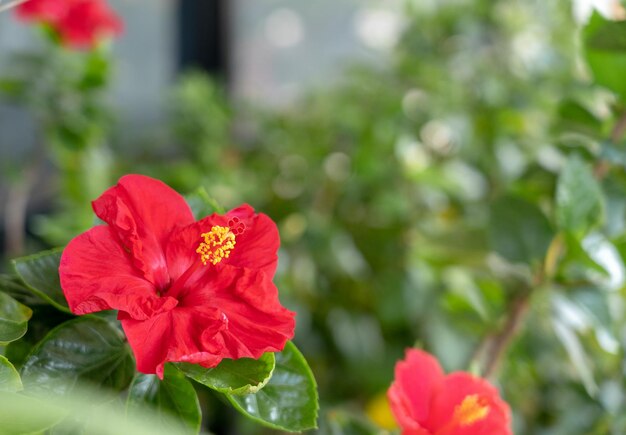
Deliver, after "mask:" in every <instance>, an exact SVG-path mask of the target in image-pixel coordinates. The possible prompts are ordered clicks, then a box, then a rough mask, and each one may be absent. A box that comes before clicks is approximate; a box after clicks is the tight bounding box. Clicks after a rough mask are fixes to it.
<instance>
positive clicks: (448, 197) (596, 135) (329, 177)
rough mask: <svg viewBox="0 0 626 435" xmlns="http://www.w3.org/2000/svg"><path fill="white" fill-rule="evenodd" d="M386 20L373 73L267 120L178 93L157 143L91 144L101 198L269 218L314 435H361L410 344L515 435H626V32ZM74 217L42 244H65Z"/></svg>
mask: <svg viewBox="0 0 626 435" xmlns="http://www.w3.org/2000/svg"><path fill="white" fill-rule="evenodd" d="M427 5H430V6H427ZM405 16H406V29H405V32H404V36H403V38H402V40H401V41H400V43H399V44H398V47H397V48H396V49H395V50H394V52H393V53H392V54H391V55H390V56H389V58H388V59H386V60H385V61H384V62H381V64H380V65H373V66H372V65H369V66H355V67H354V68H352V69H350V70H348V71H346V72H345V73H344V74H343V75H342V77H341V78H339V79H338V80H337V83H336V84H333V85H331V86H328V87H325V88H323V89H318V90H315V91H312V92H311V93H310V94H309V95H307V96H306V97H305V98H302V99H301V100H300V101H298V102H297V103H295V104H294V105H293V106H290V107H289V108H287V109H285V110H267V109H258V108H250V107H248V106H246V105H245V104H243V103H241V102H231V101H229V100H228V98H227V96H226V95H225V93H224V92H223V91H222V87H221V86H220V85H218V84H216V83H214V82H212V81H210V80H209V79H207V78H206V77H204V76H203V75H202V74H200V73H189V74H187V75H184V76H182V77H181V79H180V82H179V83H178V84H177V86H176V87H175V88H174V89H173V90H172V92H171V98H170V99H169V101H168V103H167V107H168V110H169V115H170V116H169V121H170V124H169V125H168V126H167V127H164V128H163V131H162V132H160V133H161V134H159V138H158V140H156V141H154V142H152V143H150V146H149V147H146V146H136V147H129V146H126V145H124V146H121V145H118V144H116V143H115V142H113V143H111V144H110V146H111V152H112V154H113V155H114V156H115V159H114V161H113V169H112V172H111V173H109V174H108V176H109V178H110V180H109V181H113V180H114V179H115V177H116V176H117V175H119V174H122V173H128V172H135V173H144V174H147V175H151V176H154V177H157V178H160V179H162V180H163V181H165V182H166V183H168V184H170V185H172V186H173V187H174V188H176V189H177V190H179V191H181V192H190V191H193V190H194V189H196V188H197V186H203V187H204V188H205V189H206V191H207V192H208V193H209V194H210V195H211V197H213V198H215V200H217V202H219V203H221V204H222V205H224V206H225V207H227V208H229V207H234V206H236V205H238V204H239V203H241V202H244V201H245V202H249V203H251V204H252V205H254V207H255V208H256V209H258V210H262V211H263V212H265V213H267V214H269V215H270V216H271V217H272V218H273V219H274V220H276V222H277V223H278V225H279V228H280V231H281V238H282V247H281V252H280V266H279V271H278V275H277V285H278V287H279V289H280V291H281V294H282V298H283V300H284V301H285V303H286V304H287V305H288V306H289V307H290V308H291V309H294V310H296V311H297V313H298V317H297V322H298V326H297V328H298V329H297V333H296V340H295V341H296V343H298V345H299V347H300V349H302V351H303V353H304V354H305V356H306V358H307V360H309V362H310V363H311V365H312V368H313V371H314V372H315V375H316V378H317V381H318V384H319V388H320V396H321V400H322V404H323V406H325V408H326V410H327V411H328V412H327V414H326V415H327V420H326V421H324V422H322V426H321V427H322V431H323V432H328V433H333V434H334V433H342V432H341V431H345V433H371V432H372V431H373V430H374V429H372V428H371V427H370V424H369V423H367V422H366V421H365V420H364V413H365V411H364V409H365V408H366V404H367V403H369V402H370V401H372V400H373V399H375V398H376V397H378V395H379V394H380V393H381V392H384V390H385V389H386V388H387V387H388V385H389V383H390V382H391V380H392V378H393V367H394V363H395V361H397V360H398V359H399V358H401V357H402V355H403V352H404V349H405V348H406V347H409V346H412V345H415V344H417V345H419V346H423V347H425V348H426V349H428V350H429V351H431V352H433V353H434V354H436V355H437V357H439V358H440V359H441V361H442V364H443V365H444V367H445V368H446V369H447V370H456V369H460V370H471V371H474V372H476V373H477V374H481V375H485V376H489V377H490V378H491V380H493V381H494V382H495V383H496V384H497V385H498V386H500V387H501V389H502V391H503V396H504V398H505V399H506V400H507V401H508V402H509V403H510V405H511V407H512V409H513V412H514V416H515V433H517V434H542V435H544V434H545V435H557V434H567V435H573V434H607V433H610V434H623V433H625V432H626V417H625V414H624V412H623V410H624V407H625V406H626V397H625V395H624V391H625V382H624V367H625V366H624V364H623V361H624V343H625V342H626V335H625V331H626V328H625V326H626V316H625V313H626V311H625V310H626V308H625V307H626V306H625V303H624V293H625V286H624V284H625V280H626V268H625V267H624V258H625V256H626V225H625V222H626V220H625V218H626V196H625V193H626V175H625V173H624V168H625V167H626V153H625V152H624V149H625V148H624V147H625V146H626V141H624V130H625V129H626V118H625V116H624V113H625V109H626V94H625V91H624V88H623V87H624V83H626V82H625V81H624V80H623V77H626V63H624V61H623V58H624V56H626V46H625V45H624V41H625V40H626V24H624V23H623V22H620V23H617V22H609V21H607V20H606V19H604V18H602V17H601V16H600V15H598V14H594V15H593V17H592V18H591V21H590V23H589V24H588V25H587V26H586V27H585V28H584V29H582V30H581V29H579V26H577V24H576V23H575V22H574V20H573V18H572V13H571V4H570V2H569V1H565V0H559V1H554V2H546V1H539V0H530V1H529V0H497V1H489V0H447V1H440V2H420V1H409V2H407V3H406V10H405ZM146 137H152V136H151V135H149V134H146ZM94 148H97V147H95V146H94ZM72 152H75V151H72ZM61 168H63V165H61ZM74 187H75V188H81V186H80V185H78V184H77V185H76V186H74ZM75 213H77V212H76V210H75V209H72V208H67V209H65V211H64V212H63V213H62V214H61V215H58V216H56V217H53V218H48V219H52V220H51V221H50V222H57V224H58V225H56V226H55V228H57V229H61V230H60V231H56V232H52V231H48V230H46V228H45V227H42V233H41V234H43V235H44V236H46V237H48V239H49V240H51V241H54V242H55V243H60V242H65V241H67V240H69V238H71V237H73V236H74V235H75V234H76V232H74V231H73V230H72V231H69V230H66V231H65V232H64V231H62V229H63V228H70V227H71V226H68V225H65V224H63V222H64V221H65V220H67V221H71V222H75V220H72V216H73V215H74V214H75ZM55 219H56V221H55ZM81 222H84V220H81ZM49 228H52V227H48V229H49ZM207 400H210V399H207ZM210 403H211V406H214V407H219V406H221V405H220V404H219V403H218V402H215V401H212V402H210ZM205 404H206V403H205ZM217 409H220V408H217ZM370 415H371V414H370ZM206 418H207V420H208V421H209V424H210V425H211V424H213V425H214V424H224V419H228V418H229V417H228V414H227V413H226V414H222V415H220V413H219V412H217V411H213V413H212V412H211V411H208V412H207V414H206ZM211 422H213V423H211ZM215 422H218V423H215ZM228 424H230V425H231V428H230V431H231V433H244V432H246V431H251V432H253V431H255V430H257V429H256V428H255V427H249V426H247V424H246V423H245V422H241V421H239V420H237V421H230V422H229V423H228Z"/></svg>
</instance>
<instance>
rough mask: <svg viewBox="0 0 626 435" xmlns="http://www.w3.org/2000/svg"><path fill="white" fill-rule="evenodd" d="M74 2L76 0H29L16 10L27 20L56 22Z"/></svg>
mask: <svg viewBox="0 0 626 435" xmlns="http://www.w3.org/2000/svg"><path fill="white" fill-rule="evenodd" d="M74 2H75V0H28V1H26V2H24V3H21V4H19V5H18V6H17V7H16V8H15V12H16V14H17V16H18V17H20V18H21V19H23V20H25V21H42V22H44V23H55V22H56V21H57V20H58V19H60V18H61V17H62V16H63V15H65V13H66V12H67V10H68V8H69V7H70V5H71V4H72V3H74Z"/></svg>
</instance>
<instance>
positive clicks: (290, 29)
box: [265, 8, 304, 48]
mask: <svg viewBox="0 0 626 435" xmlns="http://www.w3.org/2000/svg"><path fill="white" fill-rule="evenodd" d="M265 37H266V38H267V40H268V41H269V42H270V43H271V44H272V45H274V46H275V47H278V48H291V47H295V46H296V45H298V44H299V43H300V42H302V40H303V39H304V24H303V22H302V18H301V17H300V15H299V14H298V13H297V12H295V11H294V10H292V9H286V8H281V9H276V10H275V11H273V12H272V13H271V14H270V15H269V16H268V17H267V18H266V20H265Z"/></svg>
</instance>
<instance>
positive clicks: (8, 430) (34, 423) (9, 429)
mask: <svg viewBox="0 0 626 435" xmlns="http://www.w3.org/2000/svg"><path fill="white" fill-rule="evenodd" d="M26 410H28V412H26ZM66 415H67V411H64V410H62V409H60V408H57V407H56V406H54V405H52V404H50V402H49V401H43V400H39V399H36V398H34V397H28V396H25V395H23V394H16V393H11V392H6V391H0V428H1V431H2V434H3V435H18V434H20V435H22V434H38V433H40V432H42V431H44V430H46V429H48V428H50V427H52V426H54V425H55V424H57V423H58V422H60V421H61V420H62V419H63V418H65V416H66Z"/></svg>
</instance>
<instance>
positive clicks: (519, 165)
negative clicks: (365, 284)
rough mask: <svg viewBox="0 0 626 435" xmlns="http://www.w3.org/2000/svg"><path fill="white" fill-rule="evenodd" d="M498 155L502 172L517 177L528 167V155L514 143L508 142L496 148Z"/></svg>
mask: <svg viewBox="0 0 626 435" xmlns="http://www.w3.org/2000/svg"><path fill="white" fill-rule="evenodd" d="M496 157H497V158H498V163H499V164H500V168H502V172H504V173H505V174H506V175H507V176H509V177H511V178H513V179H515V178H517V177H519V176H520V175H522V173H523V172H524V170H525V169H526V157H524V154H523V153H522V152H521V151H520V149H519V148H518V147H517V146H515V145H514V144H513V143H510V142H506V143H503V144H501V145H499V146H498V148H497V149H496Z"/></svg>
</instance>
